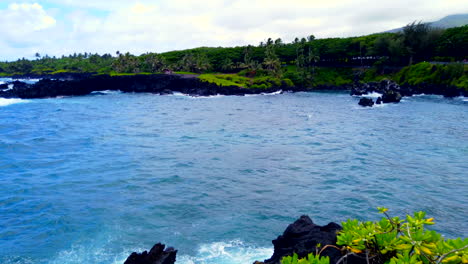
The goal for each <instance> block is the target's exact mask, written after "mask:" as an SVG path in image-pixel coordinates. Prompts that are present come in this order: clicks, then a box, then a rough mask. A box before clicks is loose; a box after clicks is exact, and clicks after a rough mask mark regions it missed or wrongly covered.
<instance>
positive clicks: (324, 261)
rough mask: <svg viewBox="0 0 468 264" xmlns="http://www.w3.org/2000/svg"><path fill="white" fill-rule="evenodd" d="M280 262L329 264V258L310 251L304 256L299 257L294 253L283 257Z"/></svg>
mask: <svg viewBox="0 0 468 264" xmlns="http://www.w3.org/2000/svg"><path fill="white" fill-rule="evenodd" d="M281 264H330V258H329V257H320V256H319V255H314V254H313V253H310V254H309V255H308V256H307V257H306V258H303V259H299V258H298V256H297V254H294V255H293V256H287V257H284V258H283V259H282V260H281Z"/></svg>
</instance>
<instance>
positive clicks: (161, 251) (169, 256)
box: [124, 243, 177, 264]
mask: <svg viewBox="0 0 468 264" xmlns="http://www.w3.org/2000/svg"><path fill="white" fill-rule="evenodd" d="M165 247H166V246H165V245H163V244H161V243H158V244H156V245H154V246H153V248H151V250H150V251H149V252H147V251H144V252H143V253H136V252H133V253H132V254H131V255H130V256H129V257H128V258H127V260H126V261H125V262H124V264H174V263H175V261H176V255H177V250H175V249H174V248H172V247H169V248H167V249H165Z"/></svg>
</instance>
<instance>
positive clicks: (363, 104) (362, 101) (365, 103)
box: [359, 97, 374, 107]
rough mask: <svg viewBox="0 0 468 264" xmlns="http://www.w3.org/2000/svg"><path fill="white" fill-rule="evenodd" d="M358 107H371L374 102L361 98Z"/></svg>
mask: <svg viewBox="0 0 468 264" xmlns="http://www.w3.org/2000/svg"><path fill="white" fill-rule="evenodd" d="M359 105H360V106H364V107H366V106H369V107H372V106H373V105H374V101H373V100H372V99H371V98H366V97H363V98H361V100H359Z"/></svg>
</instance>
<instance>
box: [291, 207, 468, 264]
mask: <svg viewBox="0 0 468 264" xmlns="http://www.w3.org/2000/svg"><path fill="white" fill-rule="evenodd" d="M378 209H379V212H380V213H382V214H385V217H384V218H382V219H381V220H380V221H377V222H370V221H368V222H360V221H358V220H347V221H346V222H343V223H342V226H343V230H341V231H340V232H339V233H338V236H337V245H338V246H341V248H338V247H337V249H340V250H341V251H342V253H343V257H342V258H341V259H340V261H338V262H343V261H344V260H345V259H346V257H347V256H350V255H359V256H360V257H363V258H364V259H366V260H367V263H385V264H459V263H464V264H466V263H468V238H464V239H461V238H457V239H445V238H444V237H442V236H441V235H440V234H438V233H437V232H435V231H432V230H427V229H425V226H427V225H433V224H434V219H433V218H426V213H425V212H417V213H415V214H414V215H412V216H411V215H407V216H406V219H400V218H399V217H390V216H389V215H388V214H387V211H388V209H386V208H378ZM327 246H330V245H325V247H327ZM325 247H323V248H322V251H323V249H324V248H325ZM332 247H335V246H332ZM319 258H320V252H318V253H317V254H316V256H315V259H319ZM308 259H310V255H309V257H308ZM293 260H294V256H293V257H285V258H283V260H282V264H290V263H320V262H300V261H301V260H297V257H296V260H297V261H296V262H292V261H293Z"/></svg>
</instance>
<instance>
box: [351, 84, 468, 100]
mask: <svg viewBox="0 0 468 264" xmlns="http://www.w3.org/2000/svg"><path fill="white" fill-rule="evenodd" d="M374 92H375V93H381V94H386V93H389V92H393V93H398V94H400V97H402V96H412V95H415V94H437V95H443V96H444V97H456V96H460V95H467V93H468V92H467V91H466V90H463V89H461V88H458V87H455V86H451V85H435V84H428V83H421V84H418V85H409V84H403V85H398V84H397V83H396V82H394V81H391V80H382V81H381V82H369V83H355V84H354V85H353V87H352V89H351V95H357V96H362V95H366V94H369V93H374ZM391 96H394V95H393V94H392V95H391ZM395 98H397V97H395ZM383 99H384V98H383V97H382V101H383V103H385V100H383ZM390 101H391V102H392V103H395V102H396V101H399V100H396V99H391V100H390Z"/></svg>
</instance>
